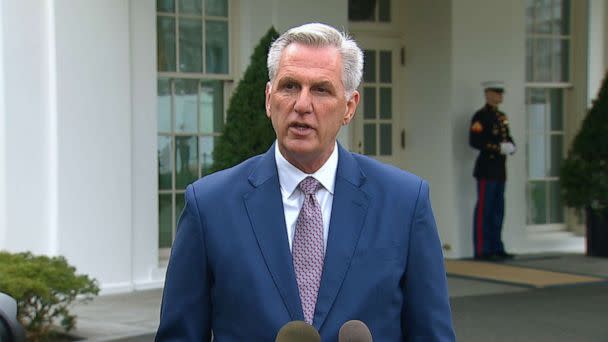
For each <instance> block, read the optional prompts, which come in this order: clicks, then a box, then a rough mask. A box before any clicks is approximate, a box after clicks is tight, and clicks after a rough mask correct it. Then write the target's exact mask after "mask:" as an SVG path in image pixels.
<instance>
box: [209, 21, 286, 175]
mask: <svg viewBox="0 0 608 342" xmlns="http://www.w3.org/2000/svg"><path fill="white" fill-rule="evenodd" d="M278 36H279V33H278V32H277V31H276V30H275V29H274V28H272V27H271V28H270V29H269V30H268V32H267V33H266V34H265V35H264V37H263V38H262V39H261V40H260V42H259V43H258V45H257V46H256V48H255V50H254V52H253V54H252V55H251V62H250V64H249V67H247V70H245V75H244V76H243V79H242V80H241V81H240V82H239V84H238V86H237V87H236V90H235V91H234V93H233V95H232V97H231V98H230V103H229V105H228V114H227V118H226V126H225V127H224V132H223V134H222V135H221V136H220V137H219V139H218V140H219V141H218V143H217V145H215V148H214V150H213V160H214V163H213V166H212V167H211V171H218V170H222V169H226V168H229V167H232V166H234V165H236V164H238V163H240V162H242V161H244V160H245V159H247V158H249V157H252V156H255V155H257V154H260V153H263V152H266V150H268V148H269V147H270V145H271V144H272V142H273V141H274V139H275V134H274V130H273V128H272V124H271V122H270V120H269V119H268V118H267V117H266V106H265V101H266V96H265V95H264V89H266V82H268V67H267V66H266V56H267V55H268V50H269V49H270V44H271V43H272V41H273V40H275V39H276V38H277V37H278Z"/></svg>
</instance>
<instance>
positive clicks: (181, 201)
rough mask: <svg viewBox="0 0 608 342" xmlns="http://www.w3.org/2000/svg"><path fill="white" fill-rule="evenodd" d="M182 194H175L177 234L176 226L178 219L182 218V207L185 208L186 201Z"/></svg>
mask: <svg viewBox="0 0 608 342" xmlns="http://www.w3.org/2000/svg"><path fill="white" fill-rule="evenodd" d="M184 197H185V195H184V193H183V192H178V193H176V194H175V227H176V233H177V224H178V223H179V218H180V217H181V216H182V212H183V211H184V207H185V206H186V199H185V198H184Z"/></svg>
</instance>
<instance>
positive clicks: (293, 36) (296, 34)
mask: <svg viewBox="0 0 608 342" xmlns="http://www.w3.org/2000/svg"><path fill="white" fill-rule="evenodd" d="M292 43H299V44H303V45H307V46H316V47H325V46H333V47H335V48H337V49H338V51H339V52H340V56H341V57H342V83H343V84H344V89H345V92H346V98H350V97H351V96H352V94H353V92H354V91H355V90H356V89H357V87H358V86H359V83H361V75H362V74H363V52H362V51H361V49H360V48H359V46H357V43H356V42H355V41H354V40H353V39H352V38H351V37H350V36H348V35H347V34H346V33H345V32H340V31H338V30H336V29H335V28H333V27H331V26H329V25H325V24H320V23H311V24H305V25H302V26H298V27H294V28H291V29H289V30H288V31H287V32H285V33H283V34H282V35H281V36H280V37H279V38H277V39H276V40H275V41H274V42H273V43H272V45H271V46H270V50H269V51H268V59H267V64H268V77H269V78H270V81H271V82H272V81H274V78H275V76H276V75H277V70H278V68H279V61H280V60H281V54H282V53H283V50H284V49H285V48H286V47H287V46H289V44H292Z"/></svg>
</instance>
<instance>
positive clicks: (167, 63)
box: [156, 17, 175, 71]
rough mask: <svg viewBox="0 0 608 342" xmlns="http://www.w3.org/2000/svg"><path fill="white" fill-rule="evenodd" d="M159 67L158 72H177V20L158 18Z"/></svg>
mask: <svg viewBox="0 0 608 342" xmlns="http://www.w3.org/2000/svg"><path fill="white" fill-rule="evenodd" d="M156 41H157V44H158V46H157V51H156V54H157V59H158V61H157V67H158V71H175V20H174V19H173V18H167V17H157V21H156Z"/></svg>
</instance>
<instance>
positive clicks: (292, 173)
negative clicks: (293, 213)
mask: <svg viewBox="0 0 608 342" xmlns="http://www.w3.org/2000/svg"><path fill="white" fill-rule="evenodd" d="M274 156H275V160H276V163H277V171H278V173H279V183H280V184H281V189H283V191H285V192H287V193H288V194H289V196H291V195H292V194H293V192H294V190H295V189H296V188H297V187H298V184H300V182H301V181H302V180H303V179H304V178H306V177H308V176H312V177H314V178H315V179H316V180H318V181H319V183H321V185H323V187H324V188H325V190H327V191H328V192H329V193H330V194H332V195H333V194H334V186H335V184H336V170H337V169H338V144H337V143H334V150H333V152H332V153H331V155H330V156H329V159H327V161H326V162H325V164H323V166H321V168H320V169H319V170H317V172H315V173H313V174H307V173H304V172H302V171H301V170H300V169H298V168H297V167H295V166H293V165H292V164H291V163H290V162H288V161H287V159H285V157H283V155H282V154H281V151H279V145H278V143H277V142H275V146H274Z"/></svg>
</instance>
